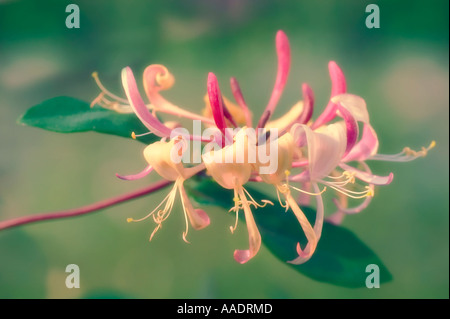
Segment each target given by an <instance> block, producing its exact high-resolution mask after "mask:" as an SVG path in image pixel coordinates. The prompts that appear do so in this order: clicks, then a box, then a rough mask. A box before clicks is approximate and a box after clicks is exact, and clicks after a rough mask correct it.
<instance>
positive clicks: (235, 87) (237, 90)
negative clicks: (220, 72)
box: [230, 77, 252, 127]
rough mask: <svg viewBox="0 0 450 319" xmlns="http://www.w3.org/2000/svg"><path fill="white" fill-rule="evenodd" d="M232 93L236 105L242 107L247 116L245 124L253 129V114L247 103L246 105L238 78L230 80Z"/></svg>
mask: <svg viewBox="0 0 450 319" xmlns="http://www.w3.org/2000/svg"><path fill="white" fill-rule="evenodd" d="M230 86H231V92H232V93H233V96H234V99H235V100H236V103H237V104H238V105H239V106H240V107H241V109H242V111H243V112H244V116H245V124H246V125H247V127H252V113H251V112H250V110H249V108H248V106H247V103H245V100H244V96H243V95H242V91H241V87H240V86H239V82H238V81H237V80H236V78H234V77H232V78H231V79H230Z"/></svg>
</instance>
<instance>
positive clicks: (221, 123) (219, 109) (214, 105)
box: [208, 72, 226, 134]
mask: <svg viewBox="0 0 450 319" xmlns="http://www.w3.org/2000/svg"><path fill="white" fill-rule="evenodd" d="M208 97H209V103H210V105H211V110H212V115H213V118H214V122H215V123H216V126H217V128H218V129H219V130H220V131H221V132H222V134H225V128H226V124H225V117H224V114H223V104H222V94H221V93H220V88H219V83H218V81H217V77H216V76H215V75H214V73H212V72H210V73H209V74H208Z"/></svg>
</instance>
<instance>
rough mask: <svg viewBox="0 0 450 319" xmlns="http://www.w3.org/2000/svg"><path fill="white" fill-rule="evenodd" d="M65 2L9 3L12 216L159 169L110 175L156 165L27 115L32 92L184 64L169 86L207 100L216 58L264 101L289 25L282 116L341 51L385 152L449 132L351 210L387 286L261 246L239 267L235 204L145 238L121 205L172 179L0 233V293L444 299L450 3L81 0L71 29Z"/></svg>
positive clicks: (321, 100)
mask: <svg viewBox="0 0 450 319" xmlns="http://www.w3.org/2000/svg"><path fill="white" fill-rule="evenodd" d="M373 2H375V1H373ZM70 3H72V1H47V0H46V1H5V0H3V1H0V110H1V113H0V114H1V116H0V219H1V220H5V219H8V218H12V217H17V216H22V215H27V214H31V213H38V212H46V211H52V210H60V209H68V208H73V207H77V206H80V205H84V204H88V203H91V202H95V201H97V200H100V199H104V198H108V197H111V196H113V195H118V194H122V193H125V192H128V191H131V190H134V189H138V188H140V187H143V186H145V185H147V184H148V183H149V182H150V181H151V180H156V179H157V178H156V177H155V176H152V177H149V178H147V179H145V180H141V181H136V182H124V181H120V180H118V179H117V178H115V176H114V173H116V172H120V173H123V174H128V173H133V172H136V171H138V170H140V169H141V168H142V167H143V166H144V165H145V163H144V160H143V158H142V155H141V151H142V149H143V145H142V144H139V143H136V142H134V143H133V142H130V141H129V140H126V139H122V138H118V137H111V136H107V135H100V134H95V133H81V134H72V135H64V134H57V133H51V132H47V131H43V130H39V129H35V128H30V127H23V126H19V125H17V124H16V119H17V118H18V117H19V116H20V115H21V114H22V113H24V112H25V110H27V108H29V107H31V106H33V105H35V104H37V103H40V102H41V101H43V100H45V99H48V98H51V97H54V96H58V95H69V96H74V97H78V98H80V99H84V100H89V101H90V100H92V99H93V98H94V97H95V96H96V95H97V94H98V89H97V87H96V85H95V83H94V81H93V79H92V78H91V76H90V75H91V73H92V72H93V71H98V72H99V75H100V78H101V79H102V80H103V82H104V84H105V85H106V86H107V87H108V88H110V89H111V90H112V91H113V92H115V93H118V94H119V95H123V93H122V89H121V86H120V70H121V68H123V67H124V66H127V65H129V66H131V67H132V68H133V69H134V71H135V73H136V75H138V74H140V73H141V72H142V71H143V70H144V68H145V66H147V65H149V64H152V63H161V64H165V65H166V66H168V68H169V69H170V70H171V72H172V73H173V74H174V75H175V77H176V79H177V83H176V85H175V87H174V88H173V89H172V90H171V91H169V92H167V93H165V96H167V97H168V98H169V99H171V100H172V101H174V102H175V103H177V104H178V105H181V106H185V107H188V108H191V109H192V110H194V109H195V110H199V109H200V108H203V96H204V94H205V92H206V76H207V72H209V71H213V72H215V73H216V75H217V76H218V78H219V82H220V83H221V84H222V91H223V92H224V94H225V95H226V96H230V90H229V88H228V85H227V84H228V79H229V77H230V76H236V77H237V78H238V79H239V81H240V83H241V86H242V89H243V91H244V94H245V97H246V100H247V102H248V104H249V105H250V106H251V107H252V109H253V110H254V112H255V113H256V114H259V112H260V111H261V110H262V109H263V107H264V106H265V104H266V103H267V101H268V98H269V95H270V91H271V88H272V85H273V82H274V78H275V74H276V56H275V49H274V37H275V33H276V31H277V30H278V29H283V30H284V31H285V32H286V33H287V35H288V36H289V38H290V41H291V49H292V60H293V61H292V69H291V73H290V78H289V81H288V85H287V88H286V91H285V94H284V96H283V98H282V100H281V103H280V106H279V110H278V111H279V113H278V114H281V113H282V111H285V110H287V109H288V108H289V106H291V105H292V104H293V103H294V102H296V101H297V100H299V99H300V98H301V95H300V89H299V88H300V85H301V83H302V82H308V83H309V84H310V85H311V86H312V87H313V89H314V91H315V95H316V101H317V103H316V110H315V116H317V115H318V114H319V112H320V111H321V109H322V107H323V105H325V103H326V102H327V99H328V97H329V91H330V81H329V78H328V70H327V63H328V61H329V60H335V61H337V62H338V64H339V65H340V66H341V67H342V69H343V70H344V72H345V74H346V76H347V80H348V87H349V91H350V92H352V93H355V94H358V95H360V96H363V97H364V98H365V99H366V101H367V103H368V108H369V112H370V115H371V121H372V124H373V126H374V127H375V128H376V130H377V132H378V135H379V138H380V141H381V144H380V152H381V153H396V152H398V151H400V150H401V149H402V148H403V147H404V146H411V147H412V148H420V147H421V146H422V145H428V143H429V142H430V141H431V140H432V139H435V140H436V141H437V147H436V148H435V149H434V150H433V151H432V152H431V153H430V154H429V156H428V157H426V158H425V159H418V160H416V161H414V162H411V163H378V162H377V163H373V168H374V172H375V173H378V174H386V173H388V172H390V171H393V172H394V174H395V179H394V182H393V183H392V184H391V185H390V186H388V187H384V188H378V189H377V196H376V197H375V198H374V200H373V202H372V205H371V206H370V207H369V208H368V209H367V210H365V211H364V212H363V213H361V214H359V215H356V216H350V217H348V218H347V219H345V220H344V226H346V227H348V228H350V229H351V230H352V231H354V232H355V233H356V234H357V235H358V236H359V237H360V238H361V239H362V240H363V241H364V242H366V243H367V244H368V245H369V246H370V247H371V248H372V249H373V250H374V251H375V252H376V253H377V254H378V255H379V256H380V258H381V259H382V260H383V261H384V262H385V264H386V266H387V267H388V268H389V269H390V271H391V272H392V273H393V275H394V280H393V281H392V282H390V283H387V284H385V285H382V286H381V288H379V289H366V288H360V289H348V288H342V287H337V286H333V285H329V284H324V283H319V282H315V281H313V280H311V279H309V278H306V277H304V276H302V275H300V274H299V273H297V272H296V271H294V270H293V269H291V268H290V267H288V266H287V265H286V264H284V263H283V262H281V261H279V260H277V259H276V258H275V257H273V256H272V255H271V254H270V252H268V251H267V249H265V248H264V247H263V248H262V249H261V251H260V253H259V254H258V256H257V257H256V258H254V259H253V260H252V261H251V262H249V263H248V264H245V265H239V264H237V263H236V262H235V261H234V259H233V257H232V254H233V251H234V249H236V248H243V247H245V245H247V234H246V228H245V227H244V224H243V223H241V224H240V227H239V228H238V232H237V233H235V234H234V235H231V234H230V233H229V229H228V226H229V225H231V224H232V223H233V222H234V218H233V216H231V215H227V214H224V213H223V212H222V211H221V210H218V209H214V208H209V209H208V212H209V213H210V216H211V218H212V221H213V222H212V224H211V226H210V227H208V228H207V229H204V230H202V231H200V232H195V231H191V232H190V241H191V243H192V244H190V245H188V244H185V243H184V242H183V241H182V239H181V233H182V230H183V229H184V228H183V227H184V220H183V217H182V214H180V206H179V204H177V206H176V207H175V211H174V212H173V214H172V215H171V217H170V218H169V219H168V220H167V222H166V223H165V225H164V227H163V229H162V230H160V231H159V233H158V234H157V236H156V237H155V238H154V240H153V241H152V242H151V243H148V236H149V234H150V232H151V230H152V229H153V225H154V224H153V223H152V222H151V221H146V222H142V223H137V224H127V223H126V218H127V217H135V218H137V217H139V216H143V215H144V214H146V212H148V211H149V210H150V209H152V207H154V206H155V205H156V204H157V203H159V201H160V200H161V199H162V198H163V197H164V196H163V195H164V193H165V192H164V191H162V192H161V193H158V194H154V195H151V196H148V197H145V198H141V199H139V200H137V201H134V202H130V203H127V204H123V205H120V206H116V207H114V208H111V209H108V210H105V211H102V212H100V213H97V214H92V215H89V216H85V217H81V218H76V219H69V220H62V221H53V222H48V223H40V224H35V225H30V226H25V227H21V228H16V229H11V230H6V231H2V232H0V297H2V298H21V297H31V298H79V297H83V298H84V297H132V298H448V297H449V236H448V235H449V221H448V208H449V195H448V185H449V180H448V177H449V172H448V165H449V160H448V159H449V150H448V145H449V141H448V136H449V122H448V117H449V93H448V92H449V91H448V84H449V83H448V82H449V81H448V70H449V69H448V24H449V23H448V21H449V20H448V1H446V0H442V1H434V2H433V4H431V3H429V2H425V1H409V2H404V1H376V2H375V3H377V4H378V5H379V7H380V12H381V28H380V29H367V28H366V27H365V23H364V22H365V18H366V15H367V14H366V13H365V8H366V5H367V4H369V3H372V1H356V0H355V1H342V0H340V1H337V0H335V1H267V0H260V1H239V0H233V1H219V0H214V1H211V0H209V1H208V0H190V1H100V0H97V1H95V2H94V1H73V3H77V4H78V5H79V7H80V10H81V28H80V29H67V28H66V27H65V19H66V16H67V13H65V8H66V6H67V5H68V4H70ZM139 77H140V76H139ZM327 206H328V207H329V208H330V209H329V210H328V211H329V212H331V211H332V208H331V207H332V206H331V205H329V203H328V205H327ZM72 263H74V264H77V265H79V266H80V269H81V288H80V289H67V288H66V287H65V278H66V275H67V274H66V273H65V272H64V271H65V267H66V266H67V265H68V264H72Z"/></svg>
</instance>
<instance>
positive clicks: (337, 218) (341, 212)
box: [327, 196, 373, 225]
mask: <svg viewBox="0 0 450 319" xmlns="http://www.w3.org/2000/svg"><path fill="white" fill-rule="evenodd" d="M372 198H373V197H372V196H367V197H366V198H364V200H363V201H362V203H361V204H359V205H358V206H355V207H352V208H346V207H343V206H342V205H341V203H339V201H338V200H336V198H333V203H334V204H335V205H336V207H337V208H338V211H337V212H336V213H334V214H333V215H331V216H330V217H328V218H327V221H330V222H332V223H334V224H335V225H339V224H340V223H341V222H342V219H343V218H344V216H345V214H349V215H351V214H357V213H360V212H361V211H363V210H364V209H366V208H367V206H369V204H370V202H371V201H372Z"/></svg>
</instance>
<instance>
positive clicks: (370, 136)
mask: <svg viewBox="0 0 450 319" xmlns="http://www.w3.org/2000/svg"><path fill="white" fill-rule="evenodd" d="M378 145H379V144H378V137H377V133H376V132H375V130H374V129H373V128H372V126H371V125H370V124H364V128H363V133H362V137H361V139H360V140H359V142H358V143H356V145H355V146H354V147H353V148H352V149H351V151H350V152H349V153H348V154H347V155H346V156H345V157H344V158H343V159H342V161H343V162H351V161H365V160H366V159H368V158H369V157H371V156H373V155H375V154H376V153H377V151H378Z"/></svg>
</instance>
